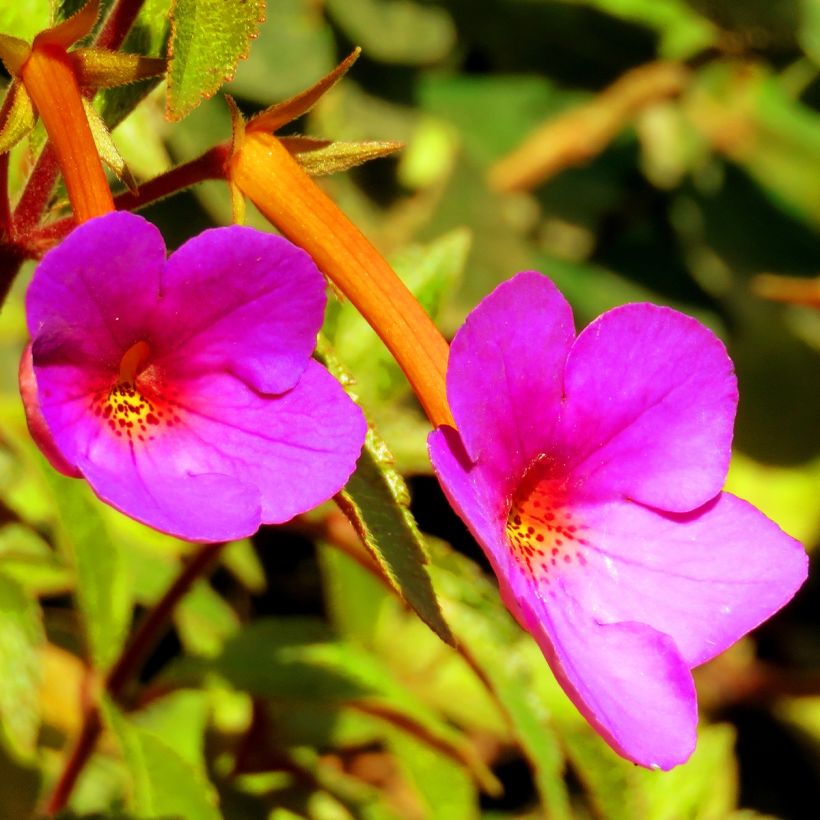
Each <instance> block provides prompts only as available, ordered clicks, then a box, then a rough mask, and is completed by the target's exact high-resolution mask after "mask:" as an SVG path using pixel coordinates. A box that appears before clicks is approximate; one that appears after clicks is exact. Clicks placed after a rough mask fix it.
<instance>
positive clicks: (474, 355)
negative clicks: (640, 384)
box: [447, 273, 575, 496]
mask: <svg viewBox="0 0 820 820" xmlns="http://www.w3.org/2000/svg"><path fill="white" fill-rule="evenodd" d="M574 336H575V330H574V327H573V322H572V312H571V311H570V308H569V305H568V304H567V301H566V300H565V299H564V297H563V296H562V295H561V294H560V292H559V291H558V290H557V288H556V287H555V285H553V284H552V282H550V280H549V279H547V278H546V277H544V276H542V275H540V274H538V273H520V274H518V275H517V276H515V277H513V279H511V280H510V281H509V282H505V283H504V284H503V285H501V286H500V287H498V288H496V290H494V291H493V293H491V294H490V295H489V296H488V297H487V298H486V299H485V300H484V301H483V302H481V304H479V306H478V307H477V308H476V309H475V310H474V311H473V312H472V313H471V314H470V315H469V317H468V318H467V321H466V322H465V324H464V326H463V327H462V328H461V329H460V330H459V331H458V333H457V334H456V336H455V338H454V339H453V344H452V347H451V350H450V361H449V366H448V371H447V396H448V399H449V401H450V406H451V408H452V410H453V416H454V417H455V420H456V425H457V427H458V430H459V433H460V434H461V437H462V440H463V441H464V445H465V448H466V450H467V452H468V453H469V454H470V457H471V458H472V460H473V461H475V462H477V463H478V465H479V469H480V470H482V471H483V472H485V473H486V475H487V478H488V479H489V480H491V481H493V482H494V483H496V484H498V486H499V494H500V495H501V496H505V495H509V494H510V493H511V492H512V490H513V489H514V487H513V486H512V484H513V483H514V482H515V481H518V480H519V479H520V477H521V476H522V475H523V473H524V471H525V469H526V468H527V466H528V465H529V464H530V462H531V461H532V460H533V459H534V458H535V457H536V456H537V455H539V454H541V453H544V452H545V451H548V450H549V449H550V448H551V445H552V442H553V435H552V433H553V429H554V427H555V424H556V422H557V418H558V414H559V410H560V406H561V396H562V390H563V384H562V382H563V370H564V362H565V360H566V357H567V353H568V352H569V348H570V345H571V344H572V340H573V338H574Z"/></svg>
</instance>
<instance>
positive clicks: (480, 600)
mask: <svg viewBox="0 0 820 820" xmlns="http://www.w3.org/2000/svg"><path fill="white" fill-rule="evenodd" d="M433 567H434V571H433V576H434V580H435V584H436V590H437V592H438V593H439V596H440V598H441V600H442V601H443V602H444V610H445V613H446V614H447V618H448V621H450V622H451V623H452V624H453V630H454V631H455V633H456V636H457V637H458V640H459V642H460V643H461V644H463V645H464V646H465V647H466V649H467V651H468V652H469V655H470V657H471V658H472V659H473V661H474V663H475V664H476V665H477V666H478V667H479V668H480V669H481V672H482V673H483V675H484V677H485V679H486V681H487V682H488V683H489V685H490V687H491V689H492V691H493V693H494V694H495V697H496V698H497V700H498V702H499V703H500V705H501V706H502V708H503V709H504V711H505V712H506V714H507V717H508V719H509V721H510V724H511V726H512V729H513V732H514V734H515V736H516V737H517V738H518V741H519V742H520V744H521V748H522V750H523V752H524V754H525V755H526V757H527V759H528V760H529V762H530V765H531V766H532V767H533V770H534V776H535V784H536V787H537V789H538V792H539V794H540V796H541V800H542V803H543V806H544V810H545V812H546V814H547V816H549V817H551V818H570V817H572V813H571V810H570V802H569V794H568V792H567V787H566V784H565V782H564V756H563V752H562V750H561V746H560V744H559V740H558V734H557V732H556V728H555V725H554V723H553V722H551V721H550V720H549V717H550V713H551V712H553V711H554V709H553V708H551V707H553V706H554V704H553V703H551V702H548V701H547V700H546V699H545V698H544V695H543V691H544V690H545V689H546V690H549V689H550V688H551V687H555V688H557V684H554V681H553V680H552V674H551V672H550V671H549V667H548V666H547V663H546V661H545V660H544V659H543V656H542V655H541V653H540V652H539V651H538V650H537V648H536V647H535V646H534V644H533V643H532V641H531V640H530V639H529V638H528V637H527V636H525V635H523V634H522V633H521V630H520V629H519V628H518V626H517V625H516V624H515V622H514V621H513V619H512V617H511V616H510V614H509V613H508V612H507V611H506V610H505V608H504V606H503V605H502V603H501V601H500V599H499V597H498V591H497V590H496V589H495V588H493V587H492V585H491V584H490V583H489V581H488V580H487V579H486V578H485V577H484V576H483V575H482V574H481V572H480V571H479V569H478V567H476V566H475V565H474V564H472V563H471V562H470V561H468V560H467V559H466V558H463V557H462V556H460V555H458V554H456V553H455V552H453V551H452V550H451V549H449V548H446V547H444V545H443V544H442V545H439V548H438V549H437V550H436V551H435V563H434V565H433ZM564 700H565V699H564V698H562V697H561V696H559V700H558V707H559V708H561V706H562V705H563V701H564ZM567 703H568V701H567ZM569 709H570V710H571V711H570V714H571V715H572V716H573V717H575V716H577V713H576V712H574V707H572V706H569ZM579 719H580V718H579Z"/></svg>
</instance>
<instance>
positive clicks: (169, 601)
mask: <svg viewBox="0 0 820 820" xmlns="http://www.w3.org/2000/svg"><path fill="white" fill-rule="evenodd" d="M224 546H225V545H224V544H203V545H201V546H200V547H199V548H198V549H197V550H196V552H195V553H194V554H193V556H192V557H191V559H190V560H189V561H188V562H187V563H186V564H185V565H184V566H183V568H182V571H181V572H180V574H179V575H178V576H177V578H176V580H175V581H174V582H173V583H172V584H171V586H170V587H169V588H168V590H167V591H166V593H165V594H164V595H163V596H162V598H160V600H159V601H157V603H156V604H155V605H154V607H153V608H152V609H151V611H150V612H149V613H148V615H147V616H146V618H145V620H143V621H142V623H141V624H140V625H139V627H138V628H137V631H136V632H135V633H134V635H133V637H132V638H131V641H130V642H129V643H128V646H126V648H125V649H124V650H123V652H122V654H121V655H120V657H119V658H118V659H117V661H116V663H115V664H114V665H113V666H112V667H111V669H110V670H109V672H108V674H107V675H106V678H105V692H106V693H107V694H108V696H109V697H110V698H111V700H113V701H114V702H115V703H118V704H122V703H123V702H124V698H123V695H124V693H125V690H126V687H127V685H128V684H129V683H130V681H131V680H132V678H133V677H134V675H135V674H136V673H137V672H138V671H139V669H140V667H141V666H142V663H143V661H144V660H145V658H146V657H147V655H148V653H149V652H150V651H151V649H153V647H154V645H155V644H156V642H157V640H158V639H159V637H160V636H161V635H162V632H163V630H164V628H165V626H166V625H167V623H168V620H169V619H170V617H171V614H172V613H173V611H174V608H175V607H176V605H177V604H178V603H179V602H180V600H181V599H182V598H183V597H184V596H185V595H186V593H187V592H188V591H189V590H190V589H191V587H192V586H193V585H194V583H195V582H196V581H198V580H199V579H200V578H202V577H203V576H205V575H206V574H207V573H208V571H209V570H211V569H212V568H213V566H214V565H215V564H216V562H217V560H218V558H219V556H220V554H221V553H222V549H223V547H224ZM102 729H103V725H102V718H101V715H100V709H99V706H98V705H97V704H92V705H91V706H90V707H89V708H88V709H87V710H86V713H85V716H84V718H83V726H82V729H81V730H80V734H79V736H78V737H77V740H76V741H75V742H74V746H73V748H72V750H71V753H70V755H69V756H68V759H67V760H66V762H65V766H64V767H63V771H62V773H61V775H60V778H59V780H58V781H57V784H56V785H55V787H54V790H53V791H52V793H51V796H50V797H49V798H48V802H47V803H46V806H45V809H44V811H45V813H46V814H48V815H52V816H53V815H55V814H57V813H58V812H60V811H62V809H63V808H65V806H66V804H67V803H68V800H69V798H70V797H71V792H72V791H73V789H74V786H75V784H76V782H77V779H78V778H79V776H80V774H81V773H82V771H83V769H84V768H85V764H86V763H87V762H88V759H89V758H90V757H91V754H92V752H93V751H94V748H95V747H96V745H97V740H98V739H99V737H100V734H101V733H102Z"/></svg>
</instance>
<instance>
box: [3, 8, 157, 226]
mask: <svg viewBox="0 0 820 820" xmlns="http://www.w3.org/2000/svg"><path fill="white" fill-rule="evenodd" d="M144 3H145V0H119V2H118V3H115V4H114V7H113V8H112V9H111V11H110V13H109V15H108V17H107V19H106V21H105V23H104V24H103V26H102V28H101V30H100V32H99V34H98V36H97V39H96V41H95V45H96V46H97V47H98V48H107V49H110V50H111V51H116V50H117V49H118V48H119V47H120V46H121V45H122V43H123V41H124V40H125V38H126V36H127V35H128V32H129V31H130V30H131V26H133V24H134V21H135V20H136V19H137V17H138V16H139V13H140V10H141V9H142V6H143V5H144ZM83 93H84V94H85V96H91V97H93V96H94V90H93V89H86V90H85V91H84V92H83ZM59 173H60V167H59V165H58V164H57V157H56V155H55V153H54V149H53V147H52V146H51V143H50V142H49V143H46V145H45V147H44V148H43V150H42V151H41V152H40V156H39V157H38V158H37V162H36V163H35V165H34V169H33V170H32V172H31V174H30V175H29V178H28V181H27V182H26V186H25V188H24V189H23V194H22V196H21V197H20V200H19V202H18V203H17V207H16V208H15V210H14V219H13V224H14V230H15V233H16V234H17V235H18V236H28V234H29V233H30V232H31V231H32V230H33V229H34V228H35V227H36V226H37V225H38V224H39V223H40V220H41V219H42V217H43V214H44V213H45V210H46V207H47V206H48V202H49V200H50V199H51V192H52V191H53V190H54V185H55V184H56V182H57V177H58V176H59ZM72 225H73V223H72ZM66 233H67V231H66Z"/></svg>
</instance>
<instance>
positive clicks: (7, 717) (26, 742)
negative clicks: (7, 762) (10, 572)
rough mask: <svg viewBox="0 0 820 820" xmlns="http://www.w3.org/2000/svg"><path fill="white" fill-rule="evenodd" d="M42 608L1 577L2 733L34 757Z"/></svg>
mask: <svg viewBox="0 0 820 820" xmlns="http://www.w3.org/2000/svg"><path fill="white" fill-rule="evenodd" d="M42 643H43V627H42V624H41V621H40V612H39V607H38V606H37V604H36V602H35V601H34V600H33V599H32V598H30V597H29V596H28V595H26V593H25V591H24V590H23V588H22V587H20V586H19V585H18V584H16V583H15V582H14V581H12V580H10V579H9V578H6V577H5V576H3V575H0V730H2V735H3V737H4V738H5V740H6V742H7V743H8V744H9V745H10V746H11V748H12V749H14V750H16V751H17V752H18V754H21V755H22V756H29V755H31V754H33V752H34V748H35V744H36V742H37V733H38V729H39V726H40V711H39V699H38V688H39V681H40V662H39V656H38V652H39V648H40V646H41V644H42Z"/></svg>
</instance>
